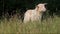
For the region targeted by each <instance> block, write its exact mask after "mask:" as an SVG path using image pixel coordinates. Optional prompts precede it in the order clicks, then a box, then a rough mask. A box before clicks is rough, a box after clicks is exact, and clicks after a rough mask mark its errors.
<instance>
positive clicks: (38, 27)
mask: <svg viewBox="0 0 60 34" xmlns="http://www.w3.org/2000/svg"><path fill="white" fill-rule="evenodd" d="M0 34H60V17H57V16H55V17H54V18H53V19H52V18H48V19H47V20H44V21H43V22H37V21H36V22H28V23H22V22H21V20H19V19H18V18H17V17H15V18H11V19H10V20H9V21H8V20H7V19H6V18H5V19H4V20H0Z"/></svg>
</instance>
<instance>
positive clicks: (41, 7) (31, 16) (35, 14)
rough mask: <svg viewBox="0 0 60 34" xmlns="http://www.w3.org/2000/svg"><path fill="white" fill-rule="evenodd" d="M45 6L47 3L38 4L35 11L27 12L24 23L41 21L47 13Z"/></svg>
mask: <svg viewBox="0 0 60 34" xmlns="http://www.w3.org/2000/svg"><path fill="white" fill-rule="evenodd" d="M45 5H46V3H43V4H42V3H41V4H38V5H37V6H36V8H35V9H33V10H27V11H26V13H25V15H24V20H23V21H24V23H26V22H29V21H36V20H41V17H42V13H43V12H45V11H46V8H45Z"/></svg>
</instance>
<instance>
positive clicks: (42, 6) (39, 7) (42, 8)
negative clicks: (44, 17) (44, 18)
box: [36, 3, 47, 12]
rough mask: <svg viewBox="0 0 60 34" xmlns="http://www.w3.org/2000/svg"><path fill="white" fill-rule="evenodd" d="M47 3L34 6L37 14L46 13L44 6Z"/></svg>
mask: <svg viewBox="0 0 60 34" xmlns="http://www.w3.org/2000/svg"><path fill="white" fill-rule="evenodd" d="M46 4H47V3H41V4H38V5H37V6H36V10H37V11H38V12H45V11H46V8H45V5H46Z"/></svg>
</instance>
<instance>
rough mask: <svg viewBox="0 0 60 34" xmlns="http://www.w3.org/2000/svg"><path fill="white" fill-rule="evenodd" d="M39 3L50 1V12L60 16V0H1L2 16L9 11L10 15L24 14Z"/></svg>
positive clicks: (48, 5)
mask: <svg viewBox="0 0 60 34" xmlns="http://www.w3.org/2000/svg"><path fill="white" fill-rule="evenodd" d="M38 3H48V4H47V5H46V8H47V10H49V11H47V12H48V14H49V15H50V16H53V14H55V15H57V16H60V0H0V18H1V17H2V16H3V15H4V16H5V14H7V13H8V14H9V16H10V15H11V14H12V15H13V14H16V13H17V12H18V13H20V14H24V13H25V11H26V10H27V9H33V8H34V7H35V5H37V4H38ZM16 10H18V11H17V12H16Z"/></svg>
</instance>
